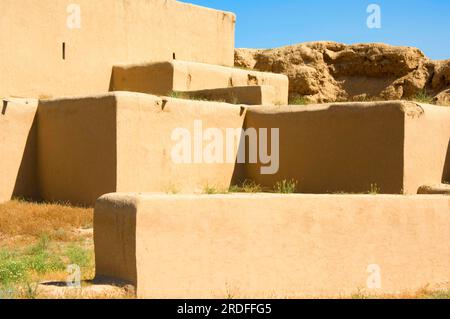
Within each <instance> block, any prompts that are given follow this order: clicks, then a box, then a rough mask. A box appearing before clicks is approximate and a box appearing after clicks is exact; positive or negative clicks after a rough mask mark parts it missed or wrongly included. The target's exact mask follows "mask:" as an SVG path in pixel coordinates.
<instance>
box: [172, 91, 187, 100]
mask: <svg viewBox="0 0 450 319" xmlns="http://www.w3.org/2000/svg"><path fill="white" fill-rule="evenodd" d="M169 97H171V98H174V99H186V95H185V94H184V93H182V92H177V91H172V92H170V94H169Z"/></svg>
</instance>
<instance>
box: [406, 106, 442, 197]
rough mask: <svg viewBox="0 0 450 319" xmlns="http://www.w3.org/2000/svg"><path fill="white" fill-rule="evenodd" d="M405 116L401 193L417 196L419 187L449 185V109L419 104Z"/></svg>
mask: <svg viewBox="0 0 450 319" xmlns="http://www.w3.org/2000/svg"><path fill="white" fill-rule="evenodd" d="M420 107H421V110H419V112H413V113H410V114H408V113H407V114H406V116H407V121H406V126H405V177H404V179H405V191H406V192H407V193H417V191H418V189H419V188H420V187H421V186H423V185H437V184H439V183H440V182H445V181H447V182H449V183H450V173H449V172H450V170H449V167H450V108H449V107H439V106H435V105H427V104H420Z"/></svg>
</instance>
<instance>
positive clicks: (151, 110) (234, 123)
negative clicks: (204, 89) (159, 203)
mask: <svg viewBox="0 0 450 319" xmlns="http://www.w3.org/2000/svg"><path fill="white" fill-rule="evenodd" d="M116 97H117V110H118V111H117V172H118V174H117V191H118V192H134V191H141V192H164V193H171V192H176V193H177V192H183V193H194V192H200V193H201V192H203V191H204V189H205V187H207V186H209V187H213V188H215V189H218V190H228V188H229V187H230V185H231V184H232V180H234V179H235V178H237V176H238V175H239V174H240V171H239V167H240V166H239V165H235V162H234V160H235V158H236V154H237V147H238V144H239V141H240V136H238V137H237V138H236V139H235V141H234V145H235V148H234V152H233V153H232V154H230V155H231V161H229V162H226V161H225V160H226V155H227V154H226V149H225V147H226V145H225V143H226V141H225V140H223V143H224V145H223V148H222V151H223V157H222V158H221V159H222V161H220V162H214V163H208V164H206V161H207V158H206V157H205V156H203V155H204V154H205V152H206V148H207V145H208V142H207V141H206V140H204V141H202V142H201V144H202V145H203V147H202V151H203V153H202V152H201V151H200V152H199V155H202V158H200V162H199V163H197V162H196V160H195V153H196V151H195V149H196V148H195V143H196V142H195V140H196V137H195V136H194V133H195V127H194V125H195V124H194V121H198V120H200V121H201V128H202V132H201V134H202V137H203V138H205V139H206V138H207V136H206V130H208V129H209V128H213V129H217V130H218V132H220V135H221V136H223V137H226V129H228V128H232V129H240V128H242V126H243V123H244V119H245V109H244V108H241V107H240V106H236V105H230V104H225V103H218V102H204V101H190V100H182V99H173V98H158V97H156V96H152V95H147V94H139V93H120V94H117V95H116ZM176 129H186V130H188V131H189V132H190V133H191V136H190V142H191V148H190V150H191V152H192V153H191V156H190V159H191V161H190V162H188V163H176V162H175V161H174V159H173V157H172V151H173V150H174V149H175V148H176V145H179V141H180V139H179V137H178V136H173V133H174V131H175V130H176ZM200 138H201V137H200Z"/></svg>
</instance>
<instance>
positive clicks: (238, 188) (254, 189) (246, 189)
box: [229, 180, 262, 193]
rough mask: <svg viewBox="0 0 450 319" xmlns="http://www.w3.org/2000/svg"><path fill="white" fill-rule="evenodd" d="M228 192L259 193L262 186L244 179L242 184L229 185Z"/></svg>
mask: <svg viewBox="0 0 450 319" xmlns="http://www.w3.org/2000/svg"><path fill="white" fill-rule="evenodd" d="M229 192H230V193H261V192H262V187H261V185H259V184H257V183H256V182H254V181H250V180H246V181H244V182H243V183H242V185H233V186H231V187H230V190H229Z"/></svg>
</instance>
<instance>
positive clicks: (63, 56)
mask: <svg viewBox="0 0 450 319" xmlns="http://www.w3.org/2000/svg"><path fill="white" fill-rule="evenodd" d="M62 59H63V60H65V59H66V42H63V43H62Z"/></svg>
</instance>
